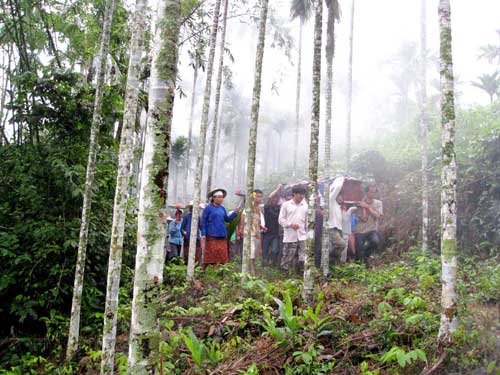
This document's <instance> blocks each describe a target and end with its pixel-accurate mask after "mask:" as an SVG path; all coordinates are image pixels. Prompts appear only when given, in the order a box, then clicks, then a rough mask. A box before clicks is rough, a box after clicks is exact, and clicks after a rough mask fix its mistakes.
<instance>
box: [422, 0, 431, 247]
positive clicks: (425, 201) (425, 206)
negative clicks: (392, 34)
mask: <svg viewBox="0 0 500 375" xmlns="http://www.w3.org/2000/svg"><path fill="white" fill-rule="evenodd" d="M421 5H422V8H421V18H420V79H421V87H420V90H421V91H420V137H421V139H420V144H421V153H422V251H424V252H427V250H428V249H429V245H428V242H429V240H428V238H429V174H428V171H427V168H428V157H427V145H428V131H429V122H428V118H427V67H426V63H427V31H426V27H427V21H426V0H422V3H421Z"/></svg>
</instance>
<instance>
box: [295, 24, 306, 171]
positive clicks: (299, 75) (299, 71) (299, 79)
mask: <svg viewBox="0 0 500 375" xmlns="http://www.w3.org/2000/svg"><path fill="white" fill-rule="evenodd" d="M303 28H304V20H303V19H302V18H300V29H299V52H298V57H297V60H298V62H297V92H296V94H295V140H294V148H293V177H296V176H297V153H298V152H299V151H298V148H299V124H300V86H301V83H302V30H303Z"/></svg>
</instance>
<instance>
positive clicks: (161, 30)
mask: <svg viewBox="0 0 500 375" xmlns="http://www.w3.org/2000/svg"><path fill="white" fill-rule="evenodd" d="M157 14H158V20H157V22H156V32H155V33H154V35H155V36H154V44H153V51H152V54H153V60H152V63H151V78H150V86H149V111H148V123H147V128H146V135H145V138H146V144H145V146H144V158H143V159H144V162H143V163H144V164H143V168H142V186H141V196H140V199H139V214H138V220H137V255H136V260H135V275H134V293H133V299H132V320H131V323H130V339H129V354H128V364H129V373H130V374H140V375H142V374H156V373H157V371H156V369H157V367H158V362H159V360H160V340H161V333H160V327H159V324H158V314H159V308H160V287H161V284H162V281H163V265H164V262H165V250H164V244H165V232H166V230H167V226H166V224H167V220H166V219H167V212H166V209H165V191H166V190H167V187H168V167H169V162H170V147H171V145H170V138H171V125H172V112H173V105H174V95H175V87H176V78H177V60H178V49H179V46H178V43H179V33H180V19H181V14H182V11H181V2H180V0H163V1H160V2H159V4H158V10H157Z"/></svg>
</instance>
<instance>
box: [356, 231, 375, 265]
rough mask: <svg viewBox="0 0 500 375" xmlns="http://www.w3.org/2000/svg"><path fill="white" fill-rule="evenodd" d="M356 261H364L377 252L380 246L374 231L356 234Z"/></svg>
mask: <svg viewBox="0 0 500 375" xmlns="http://www.w3.org/2000/svg"><path fill="white" fill-rule="evenodd" d="M355 236H356V260H365V261H366V259H367V258H368V257H369V256H370V255H371V254H373V253H374V252H375V251H377V250H378V248H379V247H380V244H381V239H380V234H378V232H377V231H376V230H373V231H370V232H366V233H356V235H355Z"/></svg>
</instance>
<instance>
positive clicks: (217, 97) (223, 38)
mask: <svg viewBox="0 0 500 375" xmlns="http://www.w3.org/2000/svg"><path fill="white" fill-rule="evenodd" d="M228 6H229V0H224V15H223V18H222V32H221V40H220V50H219V70H218V71H217V87H216V89H215V107H214V121H213V126H212V139H211V141H210V151H209V157H208V175H207V192H208V191H210V189H211V188H212V187H213V186H212V178H213V175H214V164H215V144H216V142H217V133H218V131H217V129H218V128H219V105H220V92H221V87H222V68H223V67H224V47H225V44H226V26H227V8H228Z"/></svg>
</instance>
